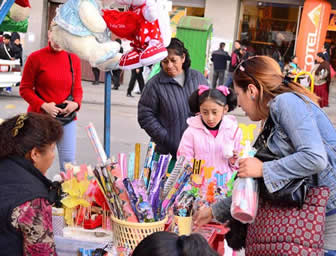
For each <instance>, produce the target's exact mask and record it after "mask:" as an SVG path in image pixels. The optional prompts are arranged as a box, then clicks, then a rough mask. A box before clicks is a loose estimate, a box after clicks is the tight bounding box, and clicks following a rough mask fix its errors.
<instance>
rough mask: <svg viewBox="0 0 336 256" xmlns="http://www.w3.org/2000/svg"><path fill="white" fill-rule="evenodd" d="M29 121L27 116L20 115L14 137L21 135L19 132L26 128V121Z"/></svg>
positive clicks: (14, 129)
mask: <svg viewBox="0 0 336 256" xmlns="http://www.w3.org/2000/svg"><path fill="white" fill-rule="evenodd" d="M26 119H28V116H27V114H20V115H19V116H18V118H17V119H16V123H15V127H14V128H13V130H12V131H13V133H12V135H13V137H16V136H17V135H18V134H19V130H20V129H21V128H22V127H23V126H24V120H26Z"/></svg>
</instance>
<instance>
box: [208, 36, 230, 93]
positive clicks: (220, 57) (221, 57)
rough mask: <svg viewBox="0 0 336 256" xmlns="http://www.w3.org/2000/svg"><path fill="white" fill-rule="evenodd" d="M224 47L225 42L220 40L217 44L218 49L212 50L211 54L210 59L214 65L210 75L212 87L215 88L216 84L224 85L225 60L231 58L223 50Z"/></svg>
mask: <svg viewBox="0 0 336 256" xmlns="http://www.w3.org/2000/svg"><path fill="white" fill-rule="evenodd" d="M224 49H225V43H224V42H221V43H220V44H219V49H218V50H216V51H213V52H212V54H211V61H212V62H213V65H214V70H213V76H212V88H216V86H217V85H224V79H225V70H226V66H227V61H229V60H230V59H231V58H230V55H229V54H228V52H226V51H224ZM217 81H218V83H217Z"/></svg>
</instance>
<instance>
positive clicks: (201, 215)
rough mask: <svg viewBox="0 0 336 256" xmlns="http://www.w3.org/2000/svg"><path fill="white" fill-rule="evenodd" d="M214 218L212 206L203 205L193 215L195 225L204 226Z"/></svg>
mask: <svg viewBox="0 0 336 256" xmlns="http://www.w3.org/2000/svg"><path fill="white" fill-rule="evenodd" d="M213 218H214V217H213V215H212V209H211V207H201V209H199V210H198V211H197V212H196V214H195V215H194V217H193V219H194V225H196V226H197V227H200V226H203V225H205V224H208V223H209V222H210V221H211V220H212V219H213Z"/></svg>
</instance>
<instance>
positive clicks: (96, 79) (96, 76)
mask: <svg viewBox="0 0 336 256" xmlns="http://www.w3.org/2000/svg"><path fill="white" fill-rule="evenodd" d="M91 69H92V73H93V76H94V81H92V85H98V84H99V76H100V70H99V68H97V67H91Z"/></svg>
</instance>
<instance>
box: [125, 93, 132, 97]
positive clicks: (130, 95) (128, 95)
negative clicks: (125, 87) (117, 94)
mask: <svg viewBox="0 0 336 256" xmlns="http://www.w3.org/2000/svg"><path fill="white" fill-rule="evenodd" d="M126 96H127V97H131V98H133V97H134V96H133V95H132V94H130V93H127V94H126Z"/></svg>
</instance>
